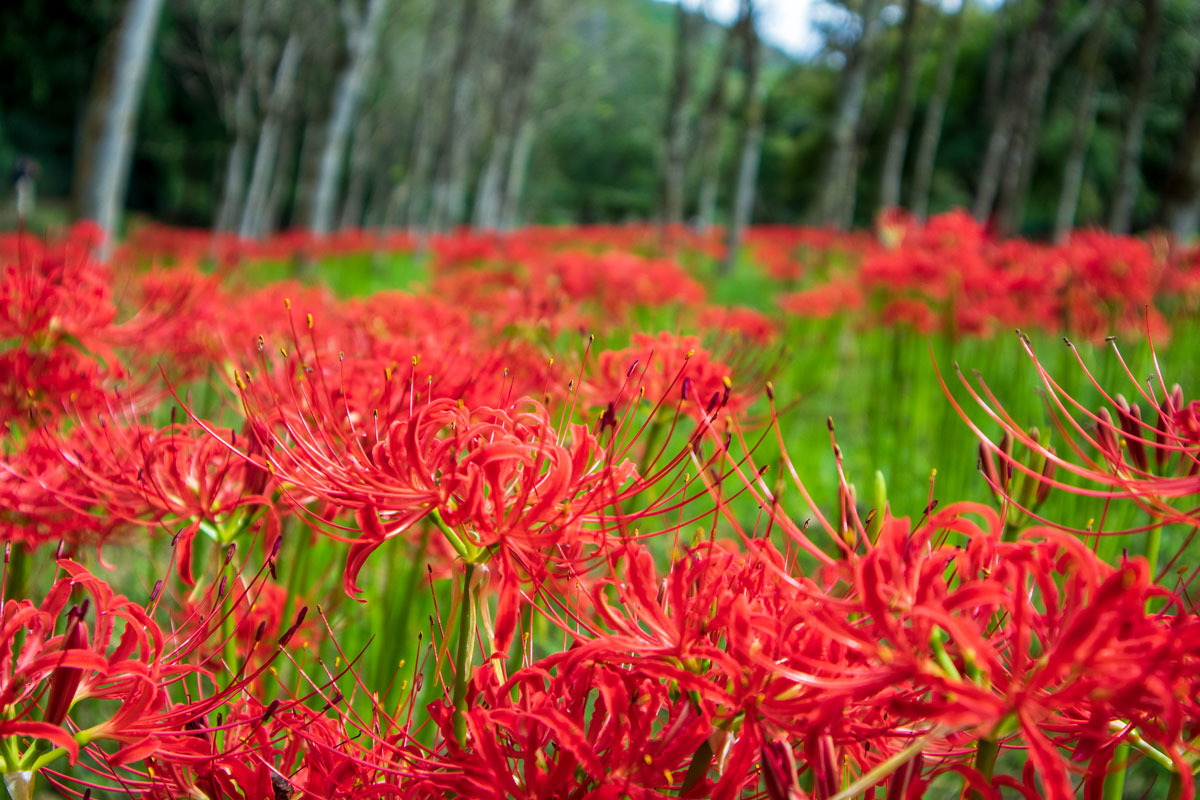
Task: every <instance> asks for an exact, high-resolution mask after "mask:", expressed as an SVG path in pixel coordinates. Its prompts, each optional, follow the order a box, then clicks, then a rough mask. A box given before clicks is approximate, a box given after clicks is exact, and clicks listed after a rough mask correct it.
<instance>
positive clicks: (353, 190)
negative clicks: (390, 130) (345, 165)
mask: <svg viewBox="0 0 1200 800" xmlns="http://www.w3.org/2000/svg"><path fill="white" fill-rule="evenodd" d="M373 128H374V121H373V120H371V119H368V117H366V116H363V117H362V118H360V119H359V120H358V123H357V124H356V125H355V126H354V144H353V145H352V146H351V147H350V180H349V181H348V182H347V183H346V199H345V201H344V202H343V203H342V215H341V221H340V223H339V224H338V227H339V228H341V229H346V228H357V227H359V226H360V225H362V221H363V220H362V217H363V207H364V205H365V204H366V200H367V179H368V177H369V176H368V173H369V172H370V171H371V167H372V166H374V167H375V168H376V169H379V165H378V164H376V163H375V162H376V154H375V152H374V150H375V148H373V147H372V146H371V145H372V142H371V139H372V133H373Z"/></svg>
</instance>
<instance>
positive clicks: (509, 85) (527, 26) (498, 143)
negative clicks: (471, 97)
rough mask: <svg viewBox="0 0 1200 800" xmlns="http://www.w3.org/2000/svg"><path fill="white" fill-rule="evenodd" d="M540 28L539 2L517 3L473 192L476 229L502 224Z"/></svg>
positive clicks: (506, 40) (509, 26)
mask: <svg viewBox="0 0 1200 800" xmlns="http://www.w3.org/2000/svg"><path fill="white" fill-rule="evenodd" d="M540 28H541V22H540V8H539V0H516V1H515V2H514V3H513V8H512V13H511V15H510V18H509V25H508V27H507V29H506V30H505V35H504V46H503V48H502V49H501V52H502V53H503V56H502V64H501V69H500V78H501V79H500V90H499V91H498V92H497V93H496V106H495V108H494V109H493V115H492V117H493V119H494V120H495V134H494V135H493V136H492V140H491V142H490V143H489V145H488V157H487V162H486V164H485V166H484V169H483V172H482V173H481V175H480V180H479V185H478V187H477V189H476V191H475V225H476V227H479V228H484V229H493V228H498V227H499V226H500V223H501V215H502V213H503V210H504V180H505V173H506V166H507V164H508V162H509V160H510V159H511V157H512V149H513V143H514V141H515V140H516V136H517V132H518V131H519V130H520V129H521V125H522V124H524V121H525V115H526V114H527V113H528V109H529V105H530V100H531V95H532V92H533V79H534V73H535V72H536V69H537V59H538V55H539V53H540V46H539V41H538V39H539V35H540Z"/></svg>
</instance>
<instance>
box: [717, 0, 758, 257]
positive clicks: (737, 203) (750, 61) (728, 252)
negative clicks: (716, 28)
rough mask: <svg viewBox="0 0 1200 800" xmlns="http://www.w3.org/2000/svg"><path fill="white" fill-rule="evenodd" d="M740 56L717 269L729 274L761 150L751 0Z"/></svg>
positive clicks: (749, 211) (750, 204) (746, 7)
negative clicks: (731, 186)
mask: <svg viewBox="0 0 1200 800" xmlns="http://www.w3.org/2000/svg"><path fill="white" fill-rule="evenodd" d="M742 16H743V17H745V18H746V24H745V25H744V26H743V27H742V42H743V47H742V58H743V61H744V63H745V86H744V88H743V89H742V103H741V106H742V108H741V128H740V131H739V135H738V138H739V142H738V152H739V153H740V157H739V161H738V173H737V186H736V187H735V190H734V199H733V213H732V214H730V218H729V230H728V231H727V232H726V237H725V258H724V259H723V260H722V262H721V266H720V273H721V274H722V275H729V274H730V273H732V272H733V267H734V265H735V264H736V263H737V258H738V253H739V251H740V250H741V245H742V234H743V232H744V231H745V229H746V226H747V225H749V224H750V218H751V215H752V213H753V211H754V189H755V186H756V184H757V182H758V163H759V158H760V156H761V154H762V140H763V98H762V91H761V89H760V87H759V63H758V62H759V58H760V53H759V42H758V33H757V31H755V28H754V8H753V3H752V2H751V0H743V5H742Z"/></svg>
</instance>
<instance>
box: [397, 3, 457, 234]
mask: <svg viewBox="0 0 1200 800" xmlns="http://www.w3.org/2000/svg"><path fill="white" fill-rule="evenodd" d="M451 8H452V4H451V3H449V2H447V1H446V0H443V1H442V2H437V3H434V4H433V9H432V11H431V12H430V17H429V25H428V27H427V28H426V29H425V44H424V52H423V53H422V54H421V72H420V78H419V83H418V85H417V97H418V98H419V100H418V103H417V119H416V122H415V123H414V125H413V135H412V145H411V149H410V150H409V158H408V174H407V175H406V176H405V179H404V189H403V191H402V192H401V194H402V195H403V197H404V205H405V208H404V222H405V225H407V227H408V228H410V229H414V230H415V229H416V228H419V227H424V226H426V225H427V224H428V221H429V220H428V214H429V208H430V197H429V193H430V181H431V179H432V171H433V167H434V152H435V147H434V145H435V142H434V137H435V132H436V130H437V128H438V124H437V123H438V115H437V113H436V112H435V109H438V108H440V107H441V103H440V94H441V93H440V92H439V91H438V88H439V86H440V85H441V81H440V80H439V79H440V78H441V76H442V72H443V70H440V69H438V66H439V64H438V61H439V58H438V55H439V52H440V49H441V48H440V44H441V40H442V33H443V30H444V29H445V28H446V25H447V20H448V19H449V14H450V10H451Z"/></svg>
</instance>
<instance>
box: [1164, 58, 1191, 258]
mask: <svg viewBox="0 0 1200 800" xmlns="http://www.w3.org/2000/svg"><path fill="white" fill-rule="evenodd" d="M1162 223H1163V225H1164V226H1165V227H1166V228H1167V230H1169V231H1171V233H1173V234H1175V235H1176V236H1178V237H1180V238H1186V237H1188V236H1191V235H1192V234H1194V233H1196V230H1197V228H1198V227H1200V70H1197V72H1196V76H1195V84H1194V85H1193V86H1192V94H1191V97H1190V98H1189V99H1188V105H1187V115H1186V117H1185V118H1184V123H1183V128H1182V129H1181V130H1180V132H1179V138H1178V140H1177V144H1176V147H1175V159H1174V160H1173V161H1172V162H1171V169H1170V172H1169V173H1168V175H1167V184H1166V188H1165V190H1164V192H1163V207H1162Z"/></svg>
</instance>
